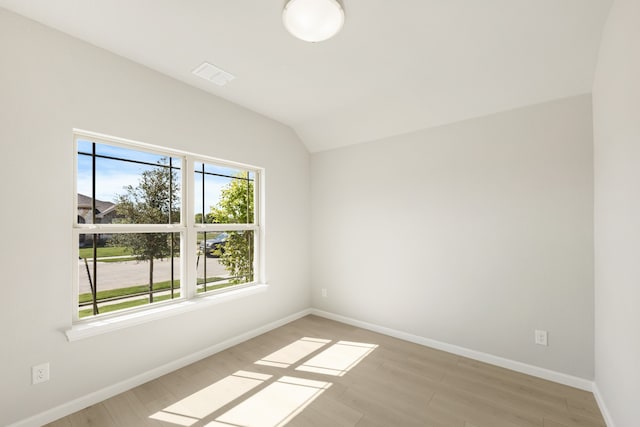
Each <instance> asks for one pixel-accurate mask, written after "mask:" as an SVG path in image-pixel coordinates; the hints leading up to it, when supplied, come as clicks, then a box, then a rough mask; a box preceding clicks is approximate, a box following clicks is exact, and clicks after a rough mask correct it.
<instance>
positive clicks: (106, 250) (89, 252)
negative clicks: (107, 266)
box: [80, 246, 131, 258]
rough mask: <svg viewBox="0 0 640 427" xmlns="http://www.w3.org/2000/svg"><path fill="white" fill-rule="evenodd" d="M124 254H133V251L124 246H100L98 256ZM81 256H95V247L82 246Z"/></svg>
mask: <svg viewBox="0 0 640 427" xmlns="http://www.w3.org/2000/svg"><path fill="white" fill-rule="evenodd" d="M123 255H131V253H129V252H128V251H127V248H125V247H122V246H105V247H102V248H98V258H102V257H106V256H123ZM80 258H93V248H81V249H80Z"/></svg>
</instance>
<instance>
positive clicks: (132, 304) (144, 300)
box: [79, 288, 180, 318]
mask: <svg viewBox="0 0 640 427" xmlns="http://www.w3.org/2000/svg"><path fill="white" fill-rule="evenodd" d="M147 289H148V288H147ZM173 295H174V298H179V297H180V292H175V293H174V294H173ZM169 298H171V295H158V296H154V297H153V302H159V301H164V300H168V299H169ZM148 303H149V300H148V299H147V298H140V299H137V300H133V301H123V302H120V303H118V304H109V305H105V306H102V307H100V314H104V313H109V312H110V311H117V310H123V309H125V308H131V307H137V306H140V305H145V304H148ZM79 315H80V318H83V317H87V316H92V315H93V308H88V309H85V310H80V312H79Z"/></svg>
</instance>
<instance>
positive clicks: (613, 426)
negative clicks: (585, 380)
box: [593, 381, 616, 427]
mask: <svg viewBox="0 0 640 427" xmlns="http://www.w3.org/2000/svg"><path fill="white" fill-rule="evenodd" d="M593 396H594V397H595V398H596V402H597V403H598V407H599V408H600V412H601V413H602V418H604V422H605V423H606V424H607V427H616V424H615V423H614V422H613V418H612V417H611V412H609V408H607V405H606V404H605V403H604V399H603V398H602V394H600V389H599V388H598V383H597V382H595V381H594V382H593Z"/></svg>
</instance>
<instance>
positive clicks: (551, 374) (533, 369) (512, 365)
mask: <svg viewBox="0 0 640 427" xmlns="http://www.w3.org/2000/svg"><path fill="white" fill-rule="evenodd" d="M311 314H315V315H316V316H320V317H324V318H327V319H331V320H335V321H338V322H342V323H346V324H348V325H352V326H357V327H359V328H363V329H368V330H370V331H373V332H378V333H381V334H384V335H389V336H392V337H394V338H399V339H401V340H405V341H409V342H412V343H415V344H420V345H424V346H426V347H431V348H435V349H438V350H442V351H446V352H448V353H453V354H457V355H458V356H464V357H468V358H469V359H474V360H478V361H480V362H485V363H489V364H491V365H495V366H500V367H502V368H507V369H511V370H512V371H516V372H520V373H523V374H527V375H532V376H534V377H538V378H542V379H545V380H549V381H553V382H556V383H560V384H564V385H568V386H571V387H575V388H579V389H581V390H586V391H592V390H593V382H592V381H590V380H587V379H584V378H579V377H575V376H572V375H567V374H563V373H561V372H556V371H552V370H550V369H545V368H540V367H538V366H533V365H529V364H526V363H522V362H517V361H515V360H511V359H506V358H504V357H499V356H494V355H492V354H488V353H483V352H481V351H476V350H471V349H468V348H464V347H459V346H457V345H453V344H447V343H445V342H441V341H436V340H432V339H430V338H424V337H421V336H418V335H413V334H409V333H406V332H402V331H398V330H395V329H391V328H386V327H384V326H379V325H375V324H372V323H367V322H363V321H360V320H357V319H352V318H350V317H345V316H341V315H339V314H334V313H330V312H327V311H323V310H318V309H315V308H312V309H311Z"/></svg>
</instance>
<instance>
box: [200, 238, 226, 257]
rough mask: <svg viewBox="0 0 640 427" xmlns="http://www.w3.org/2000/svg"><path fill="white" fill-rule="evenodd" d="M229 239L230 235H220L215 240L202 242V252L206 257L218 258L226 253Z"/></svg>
mask: <svg viewBox="0 0 640 427" xmlns="http://www.w3.org/2000/svg"><path fill="white" fill-rule="evenodd" d="M228 238H229V234H228V233H220V234H218V235H217V236H216V237H214V238H213V239H207V240H206V241H202V242H200V251H201V252H202V253H204V254H205V255H206V256H211V257H217V256H220V255H222V254H223V253H224V245H225V243H227V239H228Z"/></svg>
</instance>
